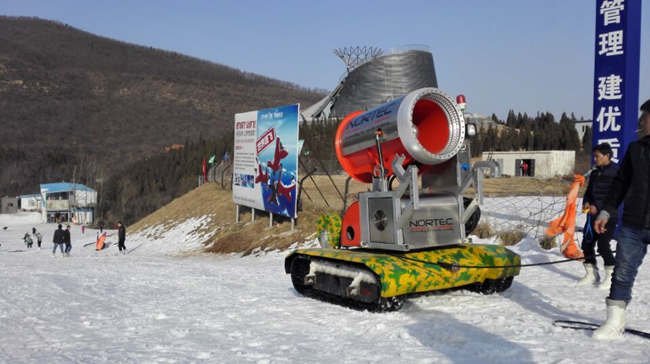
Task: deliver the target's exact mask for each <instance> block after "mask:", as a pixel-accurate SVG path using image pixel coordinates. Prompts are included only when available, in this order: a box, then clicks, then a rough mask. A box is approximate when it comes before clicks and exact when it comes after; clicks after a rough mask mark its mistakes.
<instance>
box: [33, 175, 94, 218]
mask: <svg viewBox="0 0 650 364" xmlns="http://www.w3.org/2000/svg"><path fill="white" fill-rule="evenodd" d="M41 199H42V200H41V201H42V202H41V213H42V220H43V222H52V223H55V222H72V223H75V224H92V223H93V221H94V218H95V216H94V215H95V207H96V206H97V191H95V190H93V189H92V188H90V187H87V186H84V185H82V184H78V183H69V182H59V183H47V184H42V185H41Z"/></svg>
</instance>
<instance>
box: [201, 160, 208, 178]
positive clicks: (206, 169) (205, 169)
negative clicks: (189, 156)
mask: <svg viewBox="0 0 650 364" xmlns="http://www.w3.org/2000/svg"><path fill="white" fill-rule="evenodd" d="M202 171H203V182H205V181H206V180H207V174H208V167H207V165H206V163H205V158H203V169H202Z"/></svg>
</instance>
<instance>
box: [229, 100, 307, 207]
mask: <svg viewBox="0 0 650 364" xmlns="http://www.w3.org/2000/svg"><path fill="white" fill-rule="evenodd" d="M298 113H299V105H298V104H296V105H289V106H283V107H276V108H271V109H265V110H259V111H250V112H246V113H241V114H236V115H235V153H234V155H233V186H232V191H233V194H232V196H233V201H234V202H235V204H238V205H244V206H248V207H252V208H255V209H259V210H266V211H268V212H271V213H273V214H278V215H284V216H287V217H291V218H295V217H296V215H297V211H296V208H297V205H296V181H297V180H298Z"/></svg>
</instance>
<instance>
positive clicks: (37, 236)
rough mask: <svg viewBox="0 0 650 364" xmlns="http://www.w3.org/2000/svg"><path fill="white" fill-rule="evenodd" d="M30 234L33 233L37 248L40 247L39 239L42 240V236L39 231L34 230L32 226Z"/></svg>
mask: <svg viewBox="0 0 650 364" xmlns="http://www.w3.org/2000/svg"><path fill="white" fill-rule="evenodd" d="M32 235H34V239H36V243H37V244H38V248H39V249H40V248H41V241H42V240H43V237H42V236H41V233H39V232H38V231H36V228H35V227H33V228H32Z"/></svg>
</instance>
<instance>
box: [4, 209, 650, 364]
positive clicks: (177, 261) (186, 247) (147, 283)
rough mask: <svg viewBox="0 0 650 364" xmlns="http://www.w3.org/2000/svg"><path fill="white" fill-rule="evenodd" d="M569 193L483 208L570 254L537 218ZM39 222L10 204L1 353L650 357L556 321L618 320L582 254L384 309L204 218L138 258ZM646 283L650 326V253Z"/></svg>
mask: <svg viewBox="0 0 650 364" xmlns="http://www.w3.org/2000/svg"><path fill="white" fill-rule="evenodd" d="M561 205H562V203H561V200H559V202H558V200H553V199H540V198H535V197H518V198H498V199H497V198H494V199H488V200H487V203H486V205H485V209H486V210H487V211H485V213H484V216H483V219H484V221H487V222H489V223H491V224H494V225H497V226H510V227H512V228H518V229H521V230H522V231H526V232H527V233H528V235H527V237H526V238H524V240H523V241H522V242H520V243H519V244H518V245H517V246H515V247H513V250H515V251H516V252H518V253H519V254H521V255H522V257H523V262H524V263H532V262H544V261H551V260H558V259H561V256H560V255H559V253H558V251H557V250H552V251H546V250H543V249H541V248H539V247H538V246H537V243H536V235H538V234H539V231H541V230H543V228H536V227H535V226H536V224H537V223H538V221H542V220H545V219H546V221H547V220H548V219H550V217H554V216H555V215H557V214H558V212H559V210H560V209H561V207H562V206H561ZM541 215H544V216H541ZM545 215H548V216H545ZM547 218H548V219H547ZM581 218H583V217H582V216H581ZM36 221H37V220H36V219H34V217H33V216H31V215H21V216H15V215H11V216H9V215H0V229H1V227H2V226H7V227H8V228H7V230H0V243H1V244H2V246H0V287H2V289H0V362H7V363H24V362H27V363H68V362H85V363H114V362H129V363H131V362H132V363H143V362H146V363H149V362H182V363H185V362H210V363H378V362H383V363H527V362H539V363H584V362H590V363H612V362H613V363H647V362H648V358H650V343H649V342H648V341H647V340H646V339H641V338H637V337H633V336H630V337H626V338H625V340H624V341H623V342H621V343H601V342H597V341H595V340H592V339H591V338H590V333H589V332H586V331H574V330H568V329H560V328H556V327H554V326H552V324H551V323H552V321H553V320H555V319H576V320H585V321H591V322H600V321H602V320H603V319H604V318H605V304H604V299H605V296H606V295H607V292H604V291H599V290H597V289H594V288H590V287H576V286H575V285H574V283H575V281H576V280H577V279H578V278H579V277H580V276H581V274H582V266H581V264H580V263H573V262H572V263H563V264H558V265H547V266H540V267H531V268H522V271H521V275H520V276H518V277H516V278H515V282H514V283H513V286H512V288H510V289H509V290H508V291H506V292H504V293H503V294H497V295H490V296H483V295H480V294H476V293H471V292H467V291H462V290H461V291H455V292H451V293H441V294H432V295H428V296H423V297H418V298H415V299H411V300H409V301H408V302H407V304H406V305H405V307H404V308H403V309H402V310H401V311H398V312H392V313H382V314H375V313H369V312H365V311H355V310H352V309H349V308H346V307H341V306H337V305H332V304H329V303H324V302H320V301H317V300H313V299H310V298H305V297H303V296H301V295H299V294H297V293H296V292H295V290H294V289H293V287H292V286H291V281H290V278H289V277H288V276H287V275H286V274H285V273H284V266H283V259H284V255H285V252H277V251H270V252H266V253H263V254H262V253H260V254H257V255H249V256H246V257H241V256H240V255H236V254H231V255H212V254H202V253H201V254H199V253H196V248H199V247H200V244H198V245H197V242H198V241H199V240H200V239H199V238H198V237H197V234H198V231H200V230H201V229H200V226H201V224H203V223H205V221H204V220H203V219H202V218H201V217H197V218H196V219H193V220H185V221H184V222H183V224H181V225H179V226H177V227H175V228H173V229H170V230H166V231H165V232H161V231H158V232H156V231H155V229H156V227H151V229H152V230H150V231H148V233H147V234H145V233H138V234H127V241H126V245H127V247H128V248H129V249H131V253H130V254H128V255H125V256H122V255H118V254H117V249H116V247H115V245H114V242H115V240H116V239H115V237H116V234H115V231H109V234H114V235H112V236H110V237H109V239H108V241H109V243H111V244H110V245H109V247H108V248H107V249H106V250H104V251H101V252H96V251H95V250H94V247H93V246H92V245H88V246H87V247H84V244H90V243H92V242H93V241H94V239H95V236H96V231H94V230H86V234H85V235H82V234H81V230H80V228H79V227H78V226H75V227H73V228H72V229H73V230H72V240H73V250H72V256H71V257H70V258H62V257H60V256H57V257H56V258H53V257H52V252H51V249H52V243H51V240H52V233H53V231H54V228H55V226H54V225H53V224H36ZM580 223H581V221H579V222H578V224H580ZM33 226H35V227H36V228H37V229H39V230H40V231H41V232H42V233H43V237H44V241H45V244H44V248H43V249H41V250H39V249H36V248H35V249H30V250H28V249H26V247H25V245H24V244H23V243H22V240H21V239H22V236H23V235H24V234H25V233H26V232H28V231H31V228H32V227H33ZM578 235H579V234H578ZM475 241H480V240H479V239H475ZM482 242H493V241H492V240H483V241H482ZM494 243H496V242H494ZM188 251H189V252H194V253H191V254H187V252H188ZM646 260H647V259H646ZM599 263H600V264H602V261H599ZM633 295H634V298H633V301H632V303H631V304H630V307H629V309H628V314H629V325H628V326H629V327H633V328H637V329H640V330H644V331H650V264H649V263H647V262H646V264H644V265H643V266H642V267H641V270H640V272H639V276H638V278H637V284H636V285H635V287H634V292H633Z"/></svg>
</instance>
